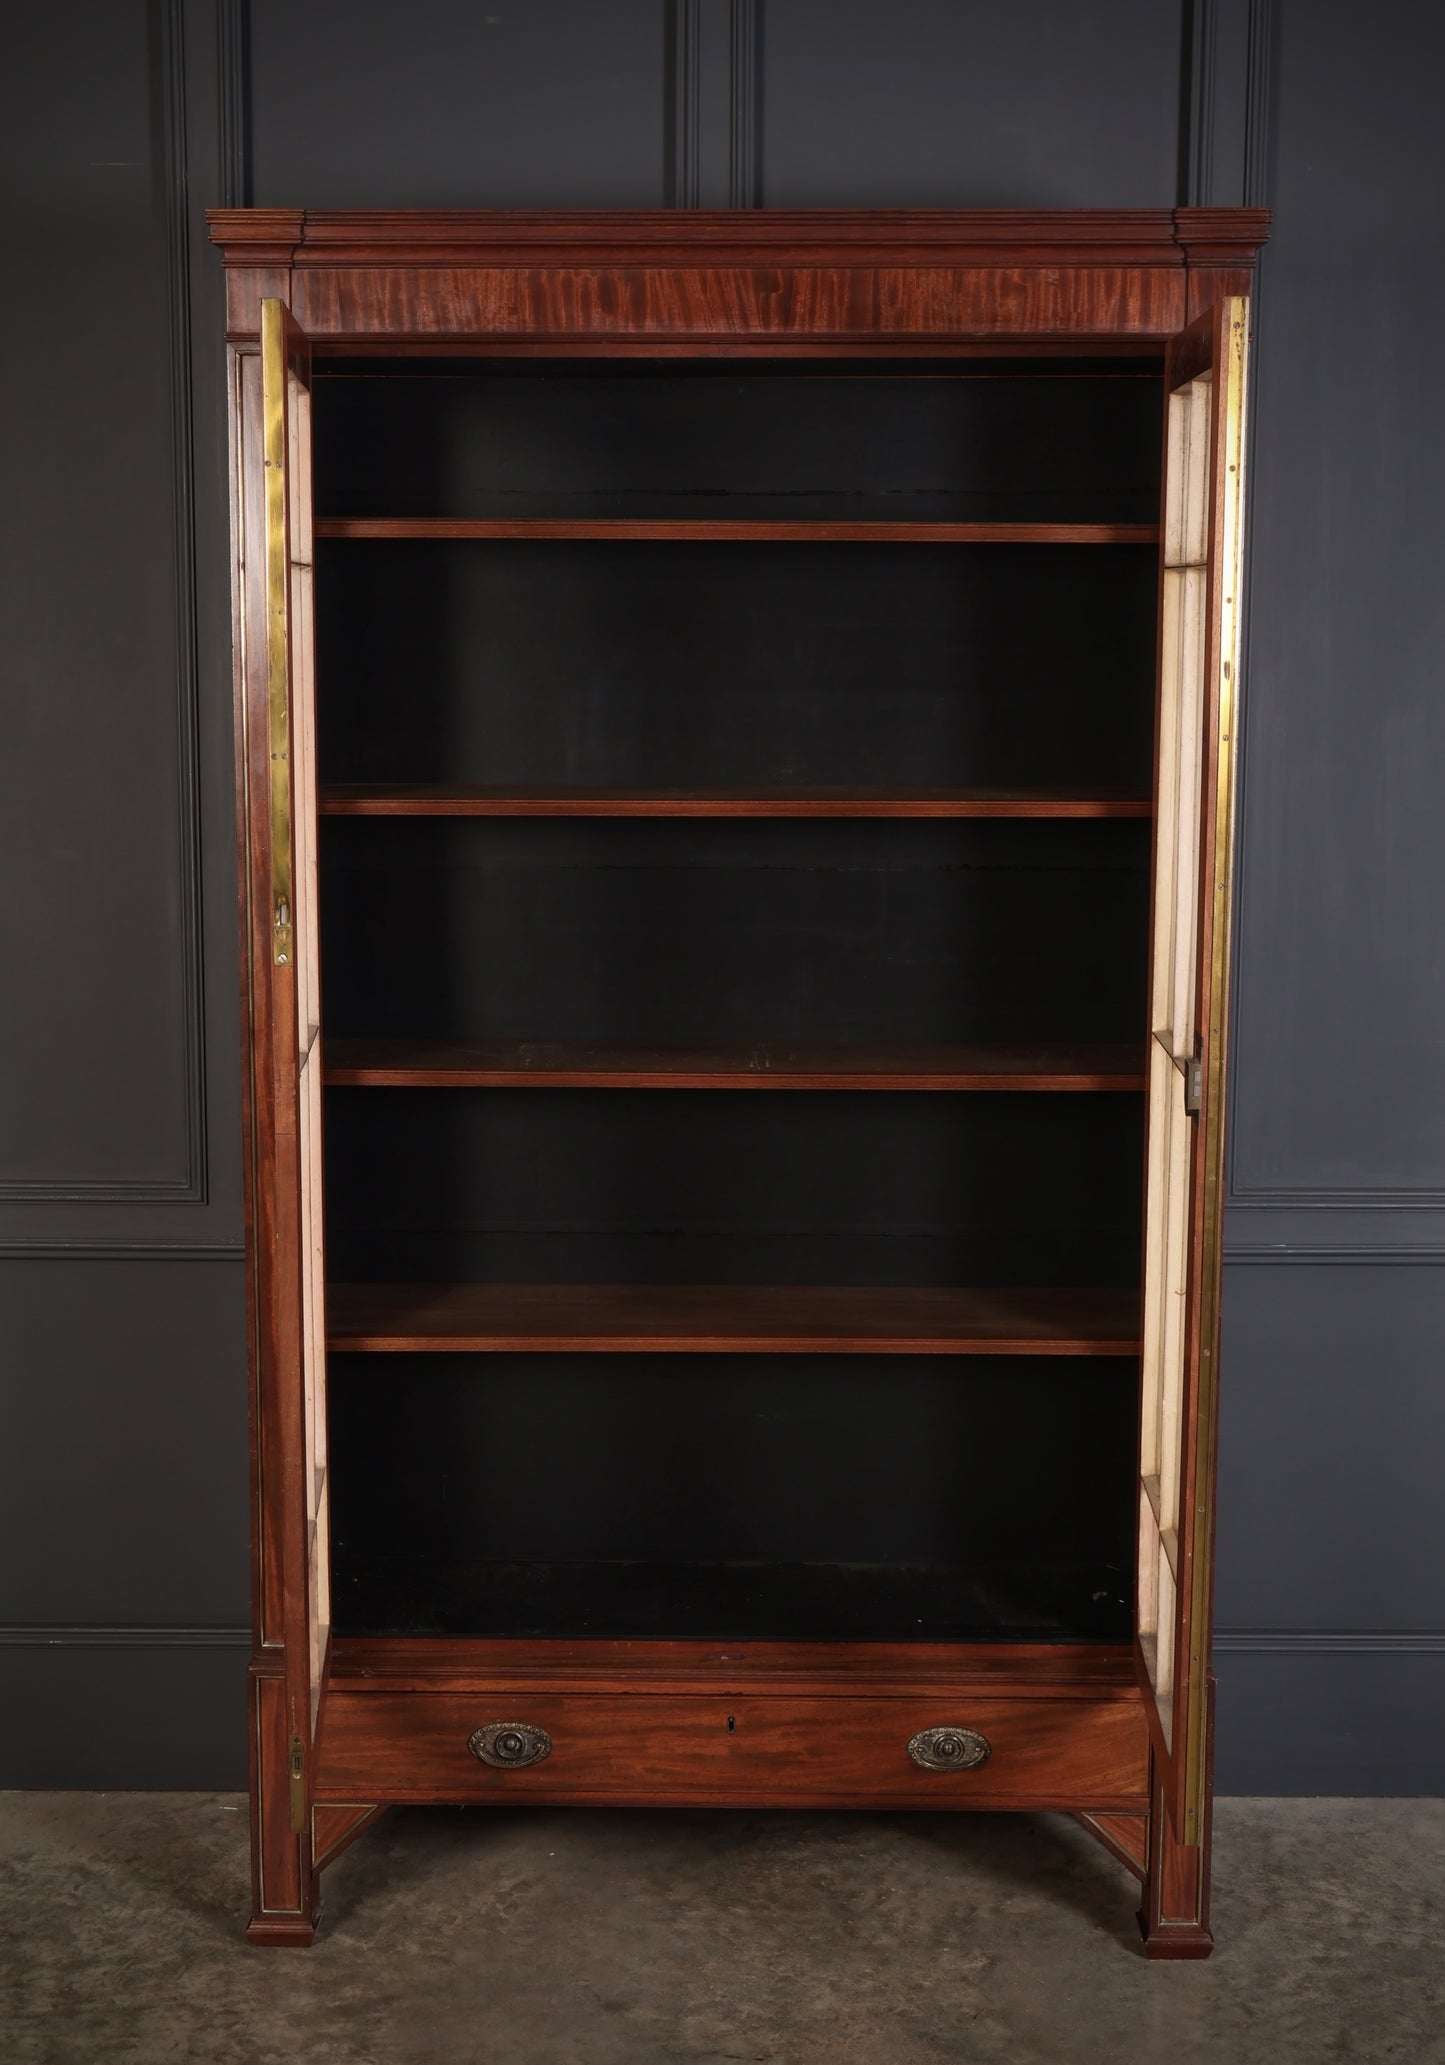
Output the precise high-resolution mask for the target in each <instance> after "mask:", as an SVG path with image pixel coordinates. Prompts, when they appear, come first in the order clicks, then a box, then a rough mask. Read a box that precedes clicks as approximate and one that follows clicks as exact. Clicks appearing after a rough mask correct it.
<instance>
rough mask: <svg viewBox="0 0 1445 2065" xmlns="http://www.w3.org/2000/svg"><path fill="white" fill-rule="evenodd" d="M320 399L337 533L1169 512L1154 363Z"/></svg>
mask: <svg viewBox="0 0 1445 2065" xmlns="http://www.w3.org/2000/svg"><path fill="white" fill-rule="evenodd" d="M317 385H318V395H317V405H316V417H315V451H316V486H317V504H316V506H317V509H318V511H319V512H320V513H321V514H322V515H323V516H694V517H697V516H704V517H705V516H733V517H737V516H773V517H818V516H823V517H826V516H882V517H889V516H906V517H912V518H915V519H924V520H926V519H928V518H933V519H953V520H955V521H978V520H984V519H989V520H993V521H1009V522H1028V521H1034V522H1083V523H1087V522H1123V523H1153V522H1154V521H1155V520H1156V519H1157V516H1158V483H1159V415H1160V383H1159V379H1158V376H1157V374H1152V375H1151V373H1150V372H1149V371H1148V370H1147V369H1144V368H1141V367H1140V366H1139V364H1138V363H1137V362H1136V363H1135V364H1134V365H1133V366H1132V367H1130V368H1129V369H1128V370H1127V371H1117V370H1116V371H1113V372H1110V371H1109V370H1108V369H1107V368H1105V367H1102V366H1098V365H1096V366H1093V367H1090V368H1087V369H1085V368H1079V369H1075V370H1073V371H1070V372H1059V371H1057V370H1050V371H1047V372H1043V371H1034V370H1032V369H1030V370H1029V371H1027V372H1025V371H1021V370H1019V369H1017V368H1015V369H1013V370H1011V371H1009V372H1006V373H1000V372H988V371H985V370H982V369H980V368H978V367H976V366H975V367H973V368H966V369H958V368H956V369H953V370H950V371H949V372H946V373H941V372H938V371H936V370H934V371H930V370H929V369H927V368H926V367H919V368H916V369H913V370H910V371H908V372H900V371H899V370H897V369H883V368H869V367H866V366H862V367H860V366H856V365H855V366H853V367H845V366H841V365H834V366H814V367H809V368H802V367H798V366H796V365H795V366H793V367H792V368H789V369H787V370H784V369H782V368H780V367H777V366H774V367H771V368H769V367H766V366H751V367H738V366H727V365H719V364H716V363H714V364H712V365H706V366H696V365H694V366H675V367H660V366H657V365H652V366H627V365H620V364H616V363H614V364H611V365H608V364H594V365H593V366H591V367H588V368H585V369H580V368H576V367H538V366H532V367H527V368H521V369H519V368H516V367H508V366H505V365H494V366H485V365H482V366H478V365H476V364H475V362H474V363H473V364H472V365H471V366H469V367H468V368H466V369H465V370H451V371H448V372H442V373H438V372H435V371H430V372H425V373H416V372H409V373H398V372H395V371H390V372H386V373H384V374H380V375H376V374H373V375H371V376H367V375H365V374H361V375H358V374H357V373H356V372H355V371H350V372H337V373H327V374H324V375H323V376H322V377H321V378H320V380H319V381H318V383H317Z"/></svg>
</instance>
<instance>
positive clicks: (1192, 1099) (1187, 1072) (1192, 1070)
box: [1184, 1049, 1204, 1119]
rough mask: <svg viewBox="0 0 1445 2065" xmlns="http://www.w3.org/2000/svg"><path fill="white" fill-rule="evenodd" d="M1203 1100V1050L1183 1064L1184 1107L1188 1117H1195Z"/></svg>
mask: <svg viewBox="0 0 1445 2065" xmlns="http://www.w3.org/2000/svg"><path fill="white" fill-rule="evenodd" d="M1203 1102H1204V1054H1203V1050H1202V1049H1201V1051H1200V1052H1199V1053H1198V1054H1196V1055H1195V1056H1194V1059H1193V1060H1192V1061H1186V1062H1185V1064H1184V1109H1185V1110H1186V1111H1187V1112H1188V1114H1189V1116H1190V1118H1192V1119H1197V1118H1198V1116H1199V1112H1200V1107H1201V1106H1202V1104H1203Z"/></svg>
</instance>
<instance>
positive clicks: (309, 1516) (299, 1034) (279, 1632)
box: [233, 298, 330, 1931]
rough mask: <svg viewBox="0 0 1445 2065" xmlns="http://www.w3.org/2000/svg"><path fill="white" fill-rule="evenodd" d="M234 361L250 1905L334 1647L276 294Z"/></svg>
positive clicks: (300, 579)
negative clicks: (253, 339) (244, 1061)
mask: <svg viewBox="0 0 1445 2065" xmlns="http://www.w3.org/2000/svg"><path fill="white" fill-rule="evenodd" d="M259 341H260V349H259V352H257V351H254V350H252V351H245V350H242V351H238V352H236V353H235V355H234V357H233V369H234V387H233V399H234V409H235V414H234V426H235V428H234V441H233V471H234V480H233V492H234V494H235V497H236V502H237V506H238V509H239V511H240V513H241V519H242V520H241V524H240V536H239V550H238V557H237V566H236V616H237V647H238V653H239V656H240V664H239V671H240V680H239V690H240V693H239V696H238V719H239V725H240V732H241V737H240V741H239V743H240V748H241V750H240V754H239V756H238V757H239V765H240V767H241V769H242V784H243V791H242V811H241V823H242V827H243V842H244V843H243V854H242V877H243V884H244V891H245V896H244V914H243V923H244V927H245V936H246V953H245V962H244V975H245V983H246V998H245V1008H246V1012H247V1016H248V1019H249V1023H250V1028H251V1032H250V1052H249V1066H248V1069H247V1072H246V1083H245V1088H246V1128H247V1139H246V1148H247V1153H246V1164H247V1204H248V1211H249V1216H250V1222H251V1233H252V1237H251V1240H250V1242H249V1243H248V1298H249V1308H250V1309H249V1314H248V1317H249V1322H250V1331H251V1342H252V1354H253V1369H254V1373H255V1374H254V1385H253V1394H252V1436H253V1453H254V1475H253V1498H254V1512H255V1528H254V1555H253V1583H254V1598H255V1638H256V1646H255V1658H254V1662H253V1666H252V1676H253V1688H254V1689H253V1736H252V1756H253V1762H254V1765H255V1767H256V1769H257V1772H258V1774H259V1776H260V1780H261V1782H260V1784H259V1786H258V1788H257V1791H258V1795H259V1806H258V1825H257V1857H258V1863H257V1878H258V1902H257V1910H258V1915H261V1916H266V1915H271V1916H274V1917H276V1923H275V1926H276V1928H277V1930H278V1931H279V1930H281V1929H282V1928H284V1927H285V1926H286V1922H285V1918H286V1917H292V1918H295V1917H296V1916H298V1915H304V1914H305V1913H306V1912H307V1910H308V1908H309V1907H310V1905H311V1886H310V1880H311V1873H312V1865H311V1857H310V1839H309V1838H310V1821H311V1791H312V1784H313V1770H314V1764H315V1749H316V1742H317V1736H318V1733H319V1728H320V1721H321V1714H322V1709H323V1702H324V1694H325V1687H326V1679H327V1673H328V1669H329V1653H330V1574H329V1511H328V1508H329V1500H328V1484H327V1474H326V1395H325V1382H326V1378H325V1371H326V1359H325V1289H324V1284H325V1270H324V1262H323V1243H324V1233H323V1224H322V1197H321V1105H322V1100H321V1078H320V1070H321V1044H320V970H319V956H318V946H317V925H316V912H317V856H316V831H317V813H316V769H315V654H314V624H313V611H312V564H311V562H312V510H311V418H310V409H311V395H310V377H311V376H310V349H309V345H308V341H307V339H306V337H305V335H304V334H303V333H302V331H301V330H300V329H299V328H298V326H297V325H296V323H295V321H294V320H293V319H292V317H291V315H290V312H289V310H288V309H287V308H286V306H285V305H284V303H282V302H281V301H279V300H276V299H270V298H268V299H266V300H265V301H264V303H263V306H262V321H261V335H260V340H259Z"/></svg>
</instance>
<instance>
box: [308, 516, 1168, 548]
mask: <svg viewBox="0 0 1445 2065" xmlns="http://www.w3.org/2000/svg"><path fill="white" fill-rule="evenodd" d="M315 531H316V536H317V537H318V538H432V539H445V538H533V539H546V538H597V539H604V540H610V541H611V542H612V543H614V544H627V543H643V542H647V541H650V540H671V541H673V542H674V543H696V544H709V543H711V544H729V543H733V544H744V543H749V542H753V543H759V542H761V543H772V544H804V545H805V544H854V545H862V544H868V545H1154V544H1157V543H1158V540H1159V526H1158V525H1157V524H1153V523H914V522H910V521H908V520H907V519H906V518H901V517H900V518H895V519H894V520H893V521H891V522H890V521H889V520H888V519H887V518H882V519H878V518H854V517H837V518H814V519H808V518H795V519H792V520H788V519H783V518H769V517H762V518H757V519H743V518H737V517H645V516H643V517H639V516H581V517H577V516H532V517H516V516H329V517H320V518H318V519H317V522H316V525H315Z"/></svg>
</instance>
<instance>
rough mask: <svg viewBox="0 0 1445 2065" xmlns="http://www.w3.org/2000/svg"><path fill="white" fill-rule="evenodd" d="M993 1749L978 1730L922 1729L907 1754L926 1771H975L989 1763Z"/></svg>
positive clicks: (911, 1743)
mask: <svg viewBox="0 0 1445 2065" xmlns="http://www.w3.org/2000/svg"><path fill="white" fill-rule="evenodd" d="M991 1747H992V1745H991V1744H990V1742H989V1740H988V1737H987V1736H986V1735H980V1734H979V1732H978V1730H977V1729H976V1728H922V1729H920V1730H919V1732H918V1734H917V1735H915V1736H914V1737H913V1739H912V1741H911V1742H910V1743H909V1745H908V1754H909V1756H910V1757H912V1759H913V1761H914V1763H915V1764H917V1765H919V1766H920V1767H921V1768H922V1769H923V1770H925V1771H972V1770H973V1768H974V1766H975V1765H976V1764H983V1763H986V1762H987V1760H988V1755H989V1751H990V1749H991Z"/></svg>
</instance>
